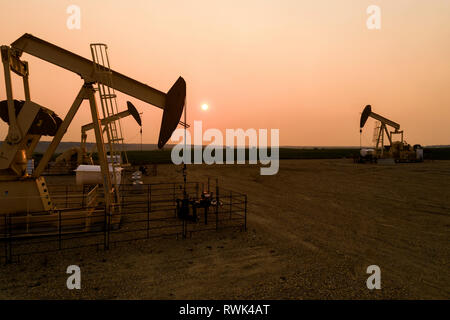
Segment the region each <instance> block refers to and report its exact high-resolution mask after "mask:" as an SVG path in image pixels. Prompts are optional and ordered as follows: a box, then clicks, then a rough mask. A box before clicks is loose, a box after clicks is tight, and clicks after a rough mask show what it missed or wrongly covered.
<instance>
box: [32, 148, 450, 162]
mask: <svg viewBox="0 0 450 320" xmlns="http://www.w3.org/2000/svg"><path fill="white" fill-rule="evenodd" d="M171 152H172V150H170V149H163V150H144V151H127V152H126V153H127V157H128V161H129V162H130V163H131V164H133V165H142V164H150V163H160V164H162V163H172V160H171ZM268 153H269V156H270V149H269V150H268ZM257 154H258V160H259V150H258V152H257ZM358 154H359V149H358V148H336V149H334V148H308V149H297V148H280V149H279V156H280V159H281V160H283V159H342V158H349V159H351V158H353V157H355V156H358ZM213 155H214V153H213ZM223 155H224V157H225V155H226V150H225V149H224V150H223ZM57 156H58V154H55V155H54V156H53V157H52V160H54V159H55V158H56V157H57ZM92 157H93V158H94V161H95V160H97V159H98V157H97V154H96V153H93V155H92ZM234 157H235V160H236V157H237V149H235V150H234ZM33 158H34V159H35V161H36V162H39V160H40V159H41V158H42V154H41V153H35V154H34V155H33ZM245 158H246V159H248V158H249V149H245ZM424 158H425V159H426V160H450V148H425V149H424ZM191 159H192V160H193V159H194V151H192V154H191Z"/></svg>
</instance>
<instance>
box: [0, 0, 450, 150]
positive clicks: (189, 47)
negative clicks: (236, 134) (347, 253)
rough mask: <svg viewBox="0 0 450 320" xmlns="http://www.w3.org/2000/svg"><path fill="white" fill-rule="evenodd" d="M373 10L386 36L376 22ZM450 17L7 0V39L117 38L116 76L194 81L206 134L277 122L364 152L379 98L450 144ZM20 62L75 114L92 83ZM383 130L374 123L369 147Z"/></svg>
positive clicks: (193, 108)
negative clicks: (71, 19) (77, 15)
mask: <svg viewBox="0 0 450 320" xmlns="http://www.w3.org/2000/svg"><path fill="white" fill-rule="evenodd" d="M71 4H76V5H78V6H80V8H81V29H80V30H69V29H68V28H67V27H66V20H67V18H68V16H69V14H67V13H66V8H67V7H68V6H69V5H71ZM372 4H375V5H378V6H380V7H381V18H382V27H381V30H368V29H367V28H366V19H367V17H368V15H367V14H366V8H367V7H368V6H369V5H372ZM449 17H450V1H448V0H433V1H424V0H417V1H416V0H395V1H392V0H386V1H380V0H377V1H375V0H370V1H365V0H339V1H337V0H316V1H312V0H311V1H300V0H289V1H288V0H280V1H275V0H257V1H256V0H246V1H234V0H228V1H213V0H191V1H182V0H178V1H176V0H164V1H163V0H160V1H156V0H153V1H144V0H142V1H123V0H122V1H111V0H110V1H84V0H83V1H82V0H70V1H65V0H63V1H61V0H59V1H38V0H36V1H20V2H19V1H8V2H6V1H5V2H3V3H2V5H1V10H0V30H1V31H0V35H1V37H0V39H1V42H0V43H1V44H10V43H11V42H13V41H14V40H15V39H17V38H19V37H20V36H21V35H22V34H23V33H31V34H33V35H35V36H37V37H40V38H42V39H44V40H47V41H49V42H52V43H54V44H56V45H58V46H61V47H63V48H65V49H68V50H71V51H73V52H75V53H77V54H80V55H82V56H84V57H86V58H90V51H89V44H90V43H91V42H103V43H107V44H108V47H109V55H110V58H111V64H112V67H113V69H115V70H116V71H118V72H120V73H123V74H126V75H128V76H130V77H132V78H135V79H137V80H139V81H142V82H145V83H147V84H149V85H151V86H152V87H155V88H157V89H159V90H161V91H167V90H168V89H169V88H170V86H171V85H172V84H173V83H174V82H175V80H176V79H177V77H178V76H180V75H181V76H183V77H184V78H185V80H186V82H187V90H188V93H187V101H188V122H190V123H193V121H194V120H203V127H204V129H207V128H218V129H221V130H223V131H225V129H226V128H244V129H247V128H279V129H280V144H281V145H302V146H313V145H324V146H332V145H337V146H343V145H355V146H356V145H359V133H358V132H359V128H358V126H359V116H360V112H361V111H362V109H363V107H364V106H365V105H366V104H372V106H373V110H374V111H375V112H377V113H379V114H381V115H383V116H386V117H388V118H390V119H392V120H394V121H396V122H398V123H400V125H401V127H402V128H403V129H404V130H405V137H406V139H407V141H408V142H410V143H412V144H415V143H420V144H423V145H431V144H450V125H449V124H450V88H449V85H450V41H449V39H450V19H449ZM22 58H23V59H24V60H27V61H29V63H30V72H31V78H30V81H31V83H30V85H31V98H32V100H33V101H35V102H37V103H39V104H41V105H43V106H45V107H48V108H50V109H52V110H54V111H55V112H56V113H58V114H59V115H60V116H62V117H63V116H65V114H66V112H67V111H68V109H69V107H70V105H71V104H72V102H73V99H74V98H75V96H76V94H77V92H78V90H79V88H80V86H81V85H82V81H81V79H80V78H79V77H78V76H77V75H75V74H73V73H71V72H69V71H66V70H64V69H61V68H59V67H56V66H53V65H50V64H48V63H46V62H43V61H39V60H38V59H36V58H33V57H30V56H29V55H26V54H24V55H23V56H22ZM0 79H1V80H0V99H1V100H3V99H6V94H5V89H4V80H3V77H1V78H0ZM15 79H16V80H15V81H14V84H15V87H14V89H15V91H14V93H15V98H23V93H22V85H21V82H20V81H19V79H18V77H17V76H15ZM118 98H119V100H118V102H119V105H120V106H121V109H124V108H125V106H126V100H130V101H132V102H133V103H134V104H135V105H136V107H137V108H138V109H139V111H140V112H142V111H143V112H144V119H143V123H144V137H143V140H144V143H156V141H157V138H158V132H159V126H160V121H161V116H162V110H160V109H157V108H155V107H152V106H150V105H148V104H146V103H144V102H140V101H137V100H135V99H132V98H130V97H127V96H125V95H121V94H119V96H118ZM203 103H208V104H209V107H210V108H209V111H207V112H204V111H202V110H201V108H200V107H201V105H202V104H203ZM90 121H91V119H90V113H89V110H88V105H87V103H86V102H85V103H84V104H83V106H82V108H81V109H80V112H79V113H78V114H77V116H76V118H75V119H74V121H73V122H72V125H71V126H70V128H69V130H68V132H67V134H66V135H65V137H64V139H63V141H78V140H79V139H80V126H81V125H83V124H86V123H88V122H90ZM123 126H124V127H125V138H126V141H127V142H129V143H139V141H140V139H139V129H138V127H137V125H136V124H135V123H133V120H131V119H126V120H124V121H123ZM372 130H373V122H368V125H367V130H366V131H365V133H364V136H363V143H365V144H370V143H371V137H372ZM6 131H7V126H6V124H5V123H2V124H1V125H0V134H1V135H2V136H3V137H4V136H5V134H6ZM2 139H3V138H2ZM47 140H48V139H47ZM89 140H90V141H93V134H92V133H91V134H90V139H89Z"/></svg>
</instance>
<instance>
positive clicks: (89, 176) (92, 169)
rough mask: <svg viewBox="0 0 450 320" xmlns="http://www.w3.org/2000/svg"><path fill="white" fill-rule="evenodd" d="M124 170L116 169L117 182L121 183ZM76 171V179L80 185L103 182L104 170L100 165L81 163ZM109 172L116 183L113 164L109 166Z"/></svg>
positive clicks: (112, 181)
mask: <svg viewBox="0 0 450 320" xmlns="http://www.w3.org/2000/svg"><path fill="white" fill-rule="evenodd" d="M122 170H123V169H122V168H116V169H115V171H116V179H117V184H120V182H121V178H122ZM75 172H76V177H75V179H76V183H77V184H78V185H83V184H103V179H102V172H101V168H100V166H99V165H88V164H81V165H79V166H78V168H77V169H76V170H75ZM109 172H110V175H111V183H114V179H113V168H112V165H110V166H109Z"/></svg>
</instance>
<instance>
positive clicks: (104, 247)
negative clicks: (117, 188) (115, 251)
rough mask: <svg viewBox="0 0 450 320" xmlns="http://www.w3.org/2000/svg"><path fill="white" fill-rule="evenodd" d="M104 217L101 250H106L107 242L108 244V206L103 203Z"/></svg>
mask: <svg viewBox="0 0 450 320" xmlns="http://www.w3.org/2000/svg"><path fill="white" fill-rule="evenodd" d="M104 211H105V218H104V228H103V229H104V230H103V250H108V247H109V244H108V233H109V230H108V228H109V220H108V208H107V205H106V204H105V209H104Z"/></svg>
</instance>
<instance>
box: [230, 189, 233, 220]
mask: <svg viewBox="0 0 450 320" xmlns="http://www.w3.org/2000/svg"><path fill="white" fill-rule="evenodd" d="M232 206H233V190H230V220H231V212H232V211H233V209H232Z"/></svg>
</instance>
